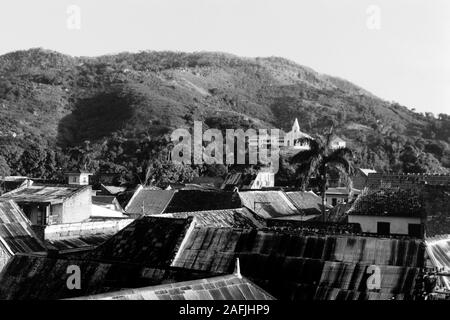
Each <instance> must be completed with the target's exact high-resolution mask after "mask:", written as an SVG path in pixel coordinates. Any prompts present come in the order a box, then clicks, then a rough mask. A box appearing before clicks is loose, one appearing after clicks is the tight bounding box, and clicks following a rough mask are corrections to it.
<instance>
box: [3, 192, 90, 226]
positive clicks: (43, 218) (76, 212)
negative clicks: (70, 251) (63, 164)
mask: <svg viewBox="0 0 450 320" xmlns="http://www.w3.org/2000/svg"><path fill="white" fill-rule="evenodd" d="M91 193H92V189H91V187H90V186H75V185H37V184H33V185H32V186H27V187H23V188H19V189H16V190H13V191H11V192H8V193H5V194H4V195H2V196H1V197H0V200H14V201H15V202H16V203H17V204H18V205H19V207H20V208H21V209H22V210H23V212H24V213H25V215H26V216H27V218H28V219H29V220H30V221H31V223H32V224H33V225H38V226H46V225H52V224H60V223H74V222H81V221H84V220H86V219H89V217H90V216H91V209H92V195H91Z"/></svg>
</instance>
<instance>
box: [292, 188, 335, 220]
mask: <svg viewBox="0 0 450 320" xmlns="http://www.w3.org/2000/svg"><path fill="white" fill-rule="evenodd" d="M286 195H287V196H288V198H289V200H291V201H292V202H293V203H294V204H295V205H296V206H297V208H299V209H300V210H302V211H303V212H304V213H305V214H307V215H312V214H321V213H322V209H321V208H322V198H321V197H319V196H318V195H316V194H315V193H314V192H312V191H288V192H286ZM328 207H329V206H327V208H328Z"/></svg>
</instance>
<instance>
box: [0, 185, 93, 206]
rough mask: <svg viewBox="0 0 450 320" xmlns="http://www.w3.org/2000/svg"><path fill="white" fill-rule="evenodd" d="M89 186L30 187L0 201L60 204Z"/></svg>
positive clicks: (6, 195)
mask: <svg viewBox="0 0 450 320" xmlns="http://www.w3.org/2000/svg"><path fill="white" fill-rule="evenodd" d="M87 188H90V186H72V185H70V186H69V185H58V186H53V185H36V184H34V185H32V186H29V187H24V188H19V189H16V190H13V191H11V192H8V193H5V194H4V195H2V196H1V197H0V199H8V200H14V201H16V202H19V203H20V202H31V203H33V202H35V203H51V204H54V203H61V202H63V201H64V200H65V199H67V198H70V197H72V196H74V195H75V194H76V193H78V192H79V191H81V190H83V189H87Z"/></svg>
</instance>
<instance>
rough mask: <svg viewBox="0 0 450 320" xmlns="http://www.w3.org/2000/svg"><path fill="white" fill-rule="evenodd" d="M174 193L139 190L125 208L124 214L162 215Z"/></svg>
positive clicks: (173, 191) (146, 189)
mask: <svg viewBox="0 0 450 320" xmlns="http://www.w3.org/2000/svg"><path fill="white" fill-rule="evenodd" d="M175 192H176V191H175V190H154V189H153V188H143V187H142V188H139V189H138V190H137V191H136V193H135V194H134V195H133V197H132V198H131V200H130V202H128V204H127V206H126V207H125V212H126V213H128V214H135V215H153V214H159V213H163V212H164V210H165V209H166V207H167V205H168V204H169V202H170V200H172V198H173V196H174V194H175Z"/></svg>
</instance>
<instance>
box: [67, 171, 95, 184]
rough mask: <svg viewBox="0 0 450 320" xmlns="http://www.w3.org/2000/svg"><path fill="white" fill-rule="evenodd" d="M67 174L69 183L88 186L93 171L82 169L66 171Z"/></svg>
mask: <svg viewBox="0 0 450 320" xmlns="http://www.w3.org/2000/svg"><path fill="white" fill-rule="evenodd" d="M65 176H66V177H67V180H68V181H67V184H69V185H77V186H87V185H89V177H90V176H92V173H90V172H85V171H81V170H80V171H78V172H69V173H66V174H65Z"/></svg>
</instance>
